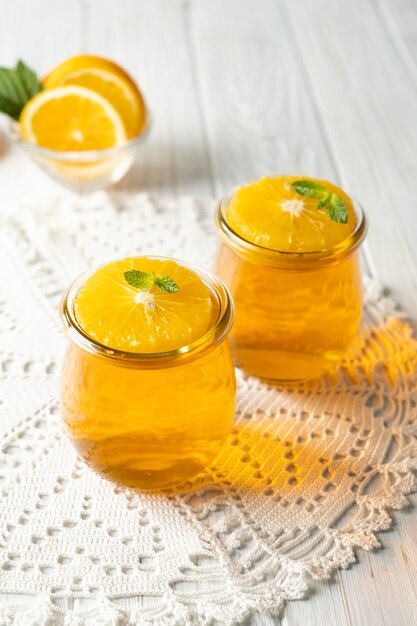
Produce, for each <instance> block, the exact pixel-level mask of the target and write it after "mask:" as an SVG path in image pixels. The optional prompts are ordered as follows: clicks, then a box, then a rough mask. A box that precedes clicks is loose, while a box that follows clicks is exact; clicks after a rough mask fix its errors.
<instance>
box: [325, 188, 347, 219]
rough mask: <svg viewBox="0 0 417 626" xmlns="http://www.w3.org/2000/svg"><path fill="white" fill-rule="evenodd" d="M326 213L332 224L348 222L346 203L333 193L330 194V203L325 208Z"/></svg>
mask: <svg viewBox="0 0 417 626" xmlns="http://www.w3.org/2000/svg"><path fill="white" fill-rule="evenodd" d="M327 213H328V215H329V217H330V219H332V220H333V221H334V222H338V223H339V224H347V221H348V208H347V205H346V202H345V201H344V200H342V198H341V197H340V196H338V195H336V194H335V193H332V195H331V197H330V202H329V205H328V207H327Z"/></svg>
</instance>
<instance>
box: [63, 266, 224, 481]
mask: <svg viewBox="0 0 417 626" xmlns="http://www.w3.org/2000/svg"><path fill="white" fill-rule="evenodd" d="M61 316H62V320H63V322H64V326H65V329H66V333H67V336H68V339H69V343H68V349H67V353H66V357H65V361H64V367H63V373H62V388H61V406H62V414H63V419H64V422H65V425H66V428H67V431H68V433H69V436H70V438H71V440H72V442H73V443H74V445H75V447H76V448H77V450H78V452H79V453H80V455H81V456H82V457H83V458H84V460H85V461H86V462H87V463H88V464H89V465H90V466H91V467H92V468H93V469H95V470H96V471H98V472H99V473H100V474H102V475H103V476H105V477H106V478H109V479H111V480H113V481H115V482H117V483H120V484H122V485H126V486H128V487H131V488H140V489H163V488H169V487H172V486H174V485H176V484H178V483H181V482H183V481H185V480H187V479H189V478H191V477H192V476H194V475H196V474H197V473H199V472H200V471H201V470H202V469H203V468H204V467H206V466H207V465H208V464H209V463H210V462H211V461H212V459H213V458H214V457H215V455H216V454H217V452H218V451H219V448H220V446H221V444H222V443H223V441H224V439H225V438H226V436H227V434H228V433H229V431H230V428H231V425H232V422H233V417H234V405H235V374H234V366H233V360H232V356H231V351H230V347H229V341H228V333H229V330H230V328H231V325H232V322H233V316H234V310H233V302H232V299H231V297H230V294H229V292H228V290H227V288H226V287H225V286H224V285H223V284H222V282H221V281H219V280H218V279H217V278H215V277H214V276H212V275H211V274H209V273H207V272H205V271H202V270H197V269H194V268H191V267H189V266H187V265H184V264H182V263H180V262H178V261H174V260H172V259H166V258H156V257H133V258H127V259H124V260H121V261H115V262H113V263H109V264H108V265H105V266H102V267H100V268H98V269H96V270H93V271H92V272H89V273H87V274H85V275H83V276H81V277H80V278H78V279H77V280H75V282H74V283H73V284H72V285H71V286H70V287H69V289H68V290H67V292H66V293H65V295H64V298H63V301H62V306H61Z"/></svg>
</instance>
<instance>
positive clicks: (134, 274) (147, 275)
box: [123, 270, 180, 293]
mask: <svg viewBox="0 0 417 626" xmlns="http://www.w3.org/2000/svg"><path fill="white" fill-rule="evenodd" d="M123 275H124V277H125V280H126V281H127V282H128V283H129V285H130V286H131V287H134V288H135V289H150V288H151V287H153V286H154V285H155V286H156V287H158V289H159V290H160V291H167V292H168V293H176V292H177V291H179V290H180V288H179V287H178V285H177V283H176V282H175V281H174V280H173V279H172V278H171V277H170V276H165V275H164V274H155V272H141V271H140V270H129V271H128V272H125V273H124V274H123Z"/></svg>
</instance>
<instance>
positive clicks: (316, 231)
mask: <svg viewBox="0 0 417 626" xmlns="http://www.w3.org/2000/svg"><path fill="white" fill-rule="evenodd" d="M296 180H310V181H313V182H315V183H318V184H320V185H323V186H325V187H326V189H327V190H328V191H329V192H330V193H334V194H337V195H338V196H339V197H340V198H342V199H343V200H344V202H345V203H346V205H347V209H348V220H347V223H346V224H343V223H338V222H335V221H333V220H332V219H331V218H330V217H329V215H328V214H327V212H326V210H325V209H323V208H322V209H319V208H318V207H317V204H318V200H317V199H316V198H311V197H306V196H303V195H300V194H299V193H297V192H296V191H295V189H293V187H292V186H291V183H293V182H294V181H296ZM226 218H227V222H228V224H229V226H230V227H231V228H232V229H233V230H234V231H235V232H236V233H237V234H238V235H240V236H241V237H242V238H243V239H246V240H247V241H249V242H251V243H254V244H257V245H258V246H262V247H264V248H269V249H272V250H280V251H283V252H312V251H319V250H326V249H328V248H331V247H333V246H334V245H336V244H338V243H340V242H342V241H343V240H344V239H346V237H348V236H349V235H350V233H351V232H352V231H353V229H354V227H355V221H356V218H355V212H354V209H353V206H352V201H351V200H350V198H349V197H348V196H347V195H346V193H345V192H344V191H343V190H342V189H339V187H336V186H335V185H333V184H332V183H329V182H327V181H321V180H317V179H315V178H306V177H305V176H278V177H274V178H261V179H260V180H258V181H256V182H253V183H249V184H248V185H246V186H244V187H240V188H239V189H238V190H237V191H236V192H235V194H234V196H233V197H232V198H231V200H230V202H229V205H228V208H227V215H226Z"/></svg>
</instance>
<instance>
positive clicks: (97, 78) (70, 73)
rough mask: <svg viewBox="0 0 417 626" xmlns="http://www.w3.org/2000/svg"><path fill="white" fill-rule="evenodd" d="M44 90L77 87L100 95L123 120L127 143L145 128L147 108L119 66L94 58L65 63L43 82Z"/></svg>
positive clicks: (74, 58)
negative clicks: (68, 86) (65, 86)
mask: <svg viewBox="0 0 417 626" xmlns="http://www.w3.org/2000/svg"><path fill="white" fill-rule="evenodd" d="M43 84H44V87H45V88H46V89H51V88H55V87H62V86H64V85H78V86H80V87H86V88H87V89H92V90H93V91H95V92H97V93H99V94H100V95H102V96H103V97H104V98H106V99H107V100H108V101H109V102H111V104H112V105H113V106H114V108H115V109H116V111H117V112H118V113H119V115H120V117H121V118H122V120H123V122H124V124H125V127H126V134H127V137H128V138H129V139H131V138H133V137H136V136H137V135H139V134H140V132H141V131H142V130H143V128H144V127H145V125H146V121H147V115H146V106H145V103H144V100H143V97H142V94H141V92H140V91H139V89H138V87H137V85H136V83H135V82H134V81H133V79H132V78H131V77H130V76H129V74H127V72H125V70H123V69H122V68H121V67H120V66H119V65H117V64H116V63H113V61H109V60H108V59H103V58H102V57H98V56H93V55H81V56H76V57H71V58H70V59H67V60H66V61H64V62H63V63H61V64H60V65H58V67H56V68H55V69H54V70H52V72H50V73H49V74H48V75H47V76H46V78H45V79H44V81H43Z"/></svg>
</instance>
